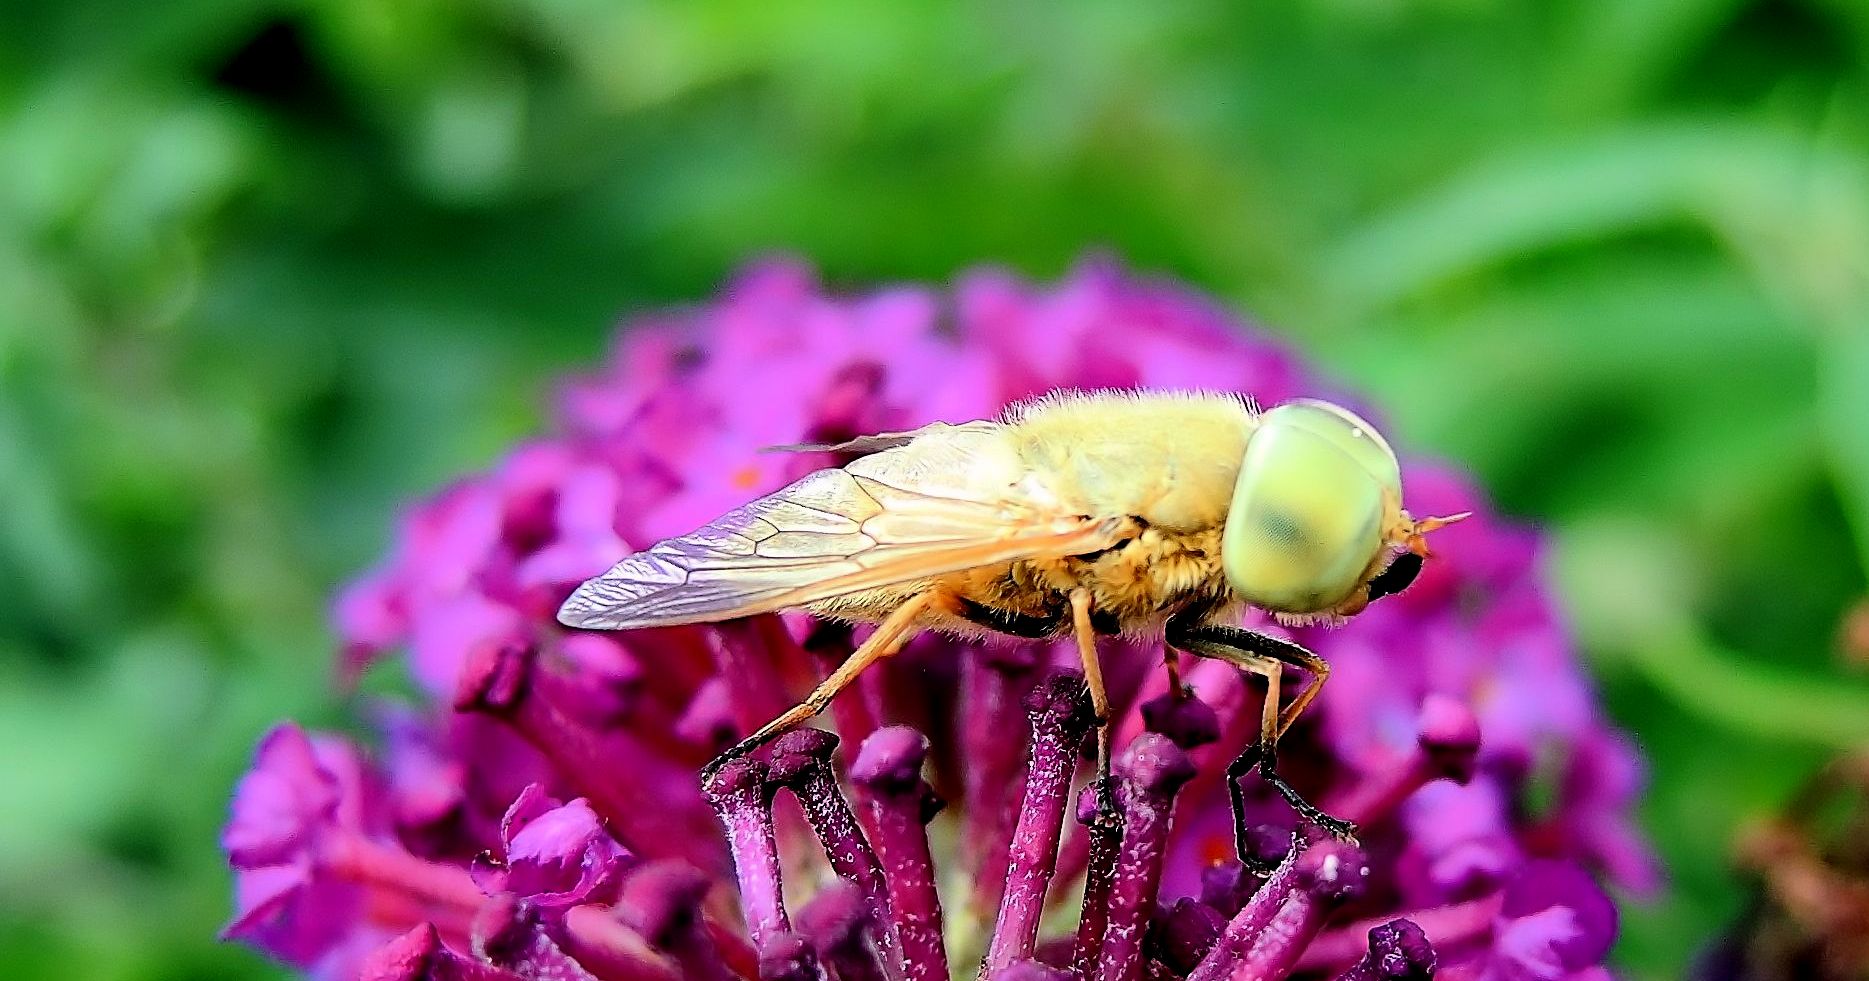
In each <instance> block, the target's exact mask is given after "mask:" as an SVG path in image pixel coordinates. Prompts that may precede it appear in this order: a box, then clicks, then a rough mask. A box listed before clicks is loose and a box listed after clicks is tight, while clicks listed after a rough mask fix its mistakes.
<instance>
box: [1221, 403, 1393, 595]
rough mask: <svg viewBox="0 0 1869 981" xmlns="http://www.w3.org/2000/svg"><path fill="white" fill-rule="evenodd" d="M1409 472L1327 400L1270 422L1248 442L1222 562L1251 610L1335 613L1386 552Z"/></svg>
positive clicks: (1281, 412) (1297, 406)
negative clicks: (1387, 531)
mask: <svg viewBox="0 0 1869 981" xmlns="http://www.w3.org/2000/svg"><path fill="white" fill-rule="evenodd" d="M1401 488H1402V478H1401V469H1400V467H1398V466H1397V464H1396V462H1395V454H1394V452H1393V451H1391V450H1390V449H1389V444H1388V443H1386V442H1384V441H1383V439H1382V437H1381V436H1380V435H1378V434H1377V433H1376V431H1375V430H1373V429H1371V428H1370V427H1369V424H1368V423H1366V422H1364V421H1363V420H1361V419H1359V418H1357V417H1356V416H1355V415H1354V414H1352V413H1351V412H1349V411H1348V410H1346V409H1343V408H1341V407H1339V406H1335V405H1331V404H1330V403H1328V402H1313V401H1301V402H1291V403H1287V404H1285V405H1281V406H1279V407H1278V408H1276V409H1273V410H1272V411H1270V412H1268V413H1266V414H1265V416H1264V417H1263V418H1262V419H1261V420H1260V426H1259V428H1258V430H1257V431H1255V432H1254V433H1253V435H1252V438H1251V439H1250V440H1249V441H1248V442H1247V444H1246V458H1245V459H1244V460H1243V461H1241V463H1240V475H1239V482H1238V483H1237V484H1236V485H1235V486H1234V489H1233V503H1232V505H1231V507H1230V508H1229V509H1228V511H1227V523H1226V530H1225V532H1224V534H1223V537H1222V553H1221V558H1222V562H1223V564H1224V565H1225V567H1226V574H1227V579H1228V581H1229V582H1231V583H1232V585H1233V589H1234V590H1235V591H1236V592H1238V593H1239V594H1240V596H1241V598H1243V599H1245V600H1246V601H1247V602H1249V603H1251V604H1253V605H1255V606H1259V607H1263V608H1265V609H1268V610H1278V611H1282V612H1286V613H1315V612H1318V611H1321V610H1328V609H1330V608H1332V607H1334V606H1336V605H1337V604H1338V603H1340V602H1342V601H1343V600H1344V599H1346V598H1347V597H1348V596H1349V595H1350V593H1351V592H1352V591H1353V590H1355V589H1356V587H1357V585H1358V584H1359V582H1360V581H1361V577H1362V574H1363V573H1364V572H1365V571H1366V570H1367V569H1368V568H1369V565H1370V563H1371V562H1372V560H1374V559H1375V557H1376V554H1377V552H1378V551H1380V550H1381V548H1382V524H1383V517H1384V509H1385V508H1386V507H1387V506H1389V505H1388V503H1386V502H1385V497H1387V498H1388V499H1389V500H1391V501H1400V499H1401Z"/></svg>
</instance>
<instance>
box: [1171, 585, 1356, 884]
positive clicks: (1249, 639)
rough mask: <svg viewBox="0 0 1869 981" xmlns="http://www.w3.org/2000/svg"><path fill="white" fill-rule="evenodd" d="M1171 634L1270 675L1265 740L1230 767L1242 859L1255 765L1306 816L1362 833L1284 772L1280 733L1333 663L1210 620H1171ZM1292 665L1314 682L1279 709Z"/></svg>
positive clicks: (1341, 833)
mask: <svg viewBox="0 0 1869 981" xmlns="http://www.w3.org/2000/svg"><path fill="white" fill-rule="evenodd" d="M1167 637H1168V643H1169V644H1170V645H1171V646H1173V647H1177V648H1180V649H1181V650H1185V651H1187V652H1189V653H1191V654H1196V655H1199V656H1201V657H1211V658H1214V659H1215V660H1219V661H1225V662H1227V663H1228V664H1232V665H1234V666H1235V667H1238V668H1240V669H1241V670H1244V671H1250V672H1252V673H1253V674H1256V675H1259V676H1260V677H1262V678H1264V679H1266V697H1265V702H1264V704H1263V705H1262V706H1261V707H1260V713H1259V739H1258V741H1257V742H1255V743H1253V744H1252V745H1251V746H1248V747H1247V748H1246V751H1245V752H1244V753H1241V754H1240V756H1239V758H1238V759H1236V760H1234V761H1233V765H1232V766H1230V767H1228V768H1227V789H1228V792H1229V795H1230V796H1231V797H1232V801H1233V821H1234V844H1235V846H1236V847H1237V848H1238V849H1239V853H1240V859H1241V861H1246V860H1247V847H1246V832H1247V828H1246V795H1245V791H1244V789H1243V788H1242V787H1241V786H1240V781H1241V780H1242V779H1243V778H1244V777H1245V776H1246V774H1248V773H1250V772H1251V771H1252V770H1253V769H1255V768H1257V769H1258V771H1259V775H1260V777H1261V778H1262V779H1263V780H1265V782H1266V783H1267V784H1268V785H1270V786H1271V787H1272V789H1273V790H1276V791H1278V793H1279V795H1280V796H1282V797H1284V798H1285V800H1286V801H1287V802H1288V803H1290V804H1291V806H1292V809H1293V810H1295V811H1297V812H1298V813H1299V815H1300V816H1302V817H1303V818H1304V819H1305V820H1307V821H1310V822H1312V823H1314V824H1317V825H1318V826H1320V827H1322V828H1324V829H1325V830H1327V831H1329V832H1330V833H1332V834H1334V835H1337V836H1338V837H1341V838H1351V837H1353V836H1354V835H1355V833H1356V827H1355V826H1354V825H1352V824H1350V823H1349V822H1347V821H1341V820H1338V819H1337V818H1334V817H1331V816H1330V815H1328V814H1325V813H1324V812H1323V811H1322V810H1319V809H1318V808H1317V807H1316V806H1315V805H1313V804H1312V803H1311V802H1310V801H1307V800H1305V799H1304V797H1303V796H1302V795H1300V794H1299V793H1298V791H1297V790H1296V789H1294V788H1293V787H1292V786H1291V784H1289V783H1287V782H1285V779H1284V778H1283V777H1280V776H1279V775H1278V740H1279V737H1280V736H1282V735H1284V734H1285V730H1287V729H1289V728H1291V724H1292V723H1293V722H1296V721H1297V719H1298V716H1299V715H1301V714H1303V712H1304V710H1305V708H1306V707H1308V706H1309V705H1310V704H1311V701H1312V700H1313V699H1315V698H1316V697H1317V693H1318V692H1319V691H1320V690H1322V688H1323V687H1324V681H1325V679H1327V678H1328V677H1329V676H1330V666H1329V665H1328V664H1326V663H1324V660H1323V659H1322V658H1320V657H1318V656H1317V655H1315V654H1313V653H1311V652H1310V651H1308V650H1306V649H1304V648H1303V647H1301V646H1299V645H1297V644H1294V643H1291V642H1290V641H1285V640H1280V639H1278V638H1277V637H1271V636H1267V635H1266V634H1262V633H1258V632H1256V631H1251V630H1245V629H1242V628H1239V627H1227V626H1222V625H1219V624H1204V623H1198V622H1194V621H1192V620H1190V619H1187V618H1180V617H1177V618H1174V619H1171V620H1169V621H1168V634H1167ZM1287 664H1290V665H1293V666H1295V667H1301V668H1304V669H1305V670H1307V671H1309V672H1311V674H1312V682H1311V684H1310V685H1308V686H1306V687H1305V689H1304V690H1303V691H1301V692H1299V693H1298V697H1296V698H1294V699H1293V700H1292V703H1291V705H1290V706H1289V707H1288V708H1286V709H1285V711H1284V712H1282V713H1281V712H1280V711H1279V708H1278V702H1279V689H1280V682H1281V680H1282V677H1283V674H1284V666H1285V665H1287ZM1249 864H1250V863H1249Z"/></svg>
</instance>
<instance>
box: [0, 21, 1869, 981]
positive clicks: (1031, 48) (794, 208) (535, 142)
mask: <svg viewBox="0 0 1869 981" xmlns="http://www.w3.org/2000/svg"><path fill="white" fill-rule="evenodd" d="M1866 66H1869V6H1864V5H1862V4H1860V3H1856V2H1852V0H1557V2H1549V3H1534V2H1530V0H1278V2H1263V3H1253V4H1225V3H1219V2H1212V0H1208V2H1201V0H1181V2H1168V3H1149V4H1125V3H1114V2H1092V3H1080V4H1046V3H1026V4H993V3H980V4H946V3H932V2H913V0H911V2H903V3H896V4H884V5H843V4H834V3H827V2H816V3H813V2H781V3H770V2H767V3H754V2H720V3H694V2H680V3H676V2H668V3H626V4H607V3H595V2H590V0H448V2H440V0H403V2H396V3H383V2H378V0H305V2H302V3H294V4H277V3H255V2H247V3H236V2H230V0H175V2H170V3H161V4H143V5H125V4H120V3H106V2H99V0H69V2H64V3H46V2H38V3H34V2H25V3H13V4H8V5H6V6H5V7H4V8H0V501H4V506H3V507H0V581H4V582H5V583H7V584H8V588H6V589H5V590H4V591H0V743H3V744H4V745H6V746H8V747H9V750H8V752H6V753H3V754H0V788H4V789H3V790H0V965H5V969H4V970H0V973H4V974H6V975H7V976H9V977H20V976H35V975H36V976H45V977H88V978H124V979H128V978H168V977H214V976H221V977H237V976H238V977H247V976H269V975H272V974H274V973H275V969H273V968H270V967H268V966H267V965H265V964H263V963H262V962H261V961H260V959H259V958H257V957H256V956H254V955H251V954H249V953H247V952H245V951H243V950H238V949H230V948H224V947H220V946H217V945H215V943H214V942H213V939H212V937H213V933H214V931H215V929H216V928H217V926H218V923H219V921H220V919H221V917H222V916H223V914H224V912H225V909H226V906H227V898H226V884H227V883H226V876H225V874H224V873H223V872H222V871H221V867H220V861H219V856H218V853H217V852H216V850H215V847H214V834H215V830H216V828H217V826H218V823H219V821H220V819H221V814H222V810H223V807H224V804H225V799H226V792H227V789H228V787H229V785H230V783H231V781H232V780H233V778H234V776H235V775H236V774H237V773H238V772H239V769H240V768H241V766H242V764H243V762H244V760H245V758H246V754H247V752H248V749H249V746H250V744H251V741H252V740H253V738H254V737H255V735H256V734H257V733H259V732H260V731H261V730H262V728H263V727H264V726H265V725H266V724H267V723H268V722H270V721H271V720H272V719H274V718H276V717H279V716H284V715H292V716H296V717H299V718H303V719H307V720H308V721H311V722H313V723H318V722H333V721H335V720H337V719H339V718H341V717H342V714H341V711H340V706H338V705H336V704H335V698H336V696H334V695H332V694H328V693H327V692H328V686H326V685H325V684H324V681H325V677H326V674H327V672H328V670H329V667H328V657H327V655H326V651H327V648H328V639H327V637H326V634H325V633H324V628H323V625H322V603H323V597H324V596H325V595H326V593H327V592H328V590H329V588H330V586H331V584H332V583H333V582H335V581H336V580H338V579H340V578H341V577H343V576H344V575H346V574H348V573H349V572H351V571H353V570H355V569H357V568H359V567H360V566H361V565H363V564H365V563H367V562H368V561H370V560H371V559H372V557H373V556H375V555H376V554H378V553H379V552H380V550H381V548H382V546H383V543H384V541H385V539H386V535H387V533H388V530H389V527H390V523H391V520H392V514H393V509H394V505H395V502H396V501H397V500H399V499H400V498H402V497H404V496H406V495H408V494H410V493H413V492H416V491H419V490H421V489H424V488H428V487H432V486H434V485H435V484H437V483H438V482H440V481H442V480H444V479H445V478H446V477H447V476H448V475H449V474H451V473H455V472H458V471H460V470H462V469H465V468H468V467H473V466H476V465H478V464H481V463H484V462H485V461H487V460H488V459H489V458H490V456H491V455H492V454H493V453H494V452H495V451H496V449H497V448H498V447H500V446H501V445H503V444H504V443H506V442H507V441H509V440H510V439H512V438H513V437H514V436H515V435H516V434H519V433H522V432H524V431H526V430H527V429H528V428H529V427H531V426H533V425H534V424H535V423H536V421H537V419H538V415H539V413H538V407H539V405H540V404H541V400H542V398H543V394H544V393H543V391H542V388H543V385H544V383H545V381H546V380H547V379H548V378H549V377H550V376H551V375H552V374H553V373H554V372H557V371H561V370H563V369H564V368H565V367H566V366H571V365H578V364H583V363H587V362H589V361H590V360H591V359H592V358H594V357H596V356H597V355H598V353H599V351H600V350H601V348H602V345H603V344H604V338H605V334H606V331H607V329H608V327H609V325H610V323H611V322H612V321H613V318H614V317H616V316H617V315H618V314H620V313H622V312H624V311H628V310H630V309H634V308H639V307H641V306H644V305H647V304H651V303H660V302H666V301H678V300H683V299H688V298H693V297H696V296H699V295H702V294H704V293H706V292H708V291H710V290H711V289H713V288H714V287H715V286H716V285H717V284H718V283H719V282H720V281H721V279H722V278H723V276H724V275H725V274H726V273H727V272H728V271H729V270H730V269H731V268H732V267H733V266H734V265H736V264H737V263H739V262H741V261H742V260H744V259H745V258H747V257H748V256H751V255H754V254H757V253H760V252H762V251H767V250H775V249H782V250H789V251H795V252H798V253H801V254H803V255H805V256H808V257H810V258H812V259H813V260H815V261H816V262H818V263H820V264H821V265H822V267H823V269H824V270H825V271H826V274H827V276H828V277H830V278H831V279H832V280H833V281H837V282H853V283H854V282H869V281H874V280H886V279H897V278H911V277H912V278H920V279H936V280H939V279H944V278H946V277H948V276H949V275H951V274H952V273H953V272H954V271H955V270H956V269H958V268H960V267H962V266H964V265H968V264H971V263H974V262H976V261H979V260H997V261H1003V262H1005V263H1007V264H1010V265H1012V266H1013V267H1015V268H1018V269H1021V270H1024V271H1026V272H1029V273H1032V274H1036V275H1051V274H1055V273H1056V272H1058V271H1059V270H1060V269H1061V268H1063V267H1064V266H1065V265H1066V264H1067V263H1068V262H1069V261H1071V259H1072V257H1074V256H1076V255H1077V254H1079V253H1080V251H1081V250H1083V249H1084V248H1085V247H1086V246H1097V245H1102V246H1108V247H1110V248H1112V249H1114V250H1115V251H1117V252H1118V253H1120V254H1122V255H1124V256H1125V257H1127V258H1129V259H1130V260H1132V261H1134V262H1135V263H1137V264H1138V265H1141V266H1144V267H1147V268H1154V269H1160V270H1165V271H1168V272H1171V273H1174V274H1176V275H1180V276H1184V277H1186V278H1188V279H1190V280H1192V281H1194V282H1196V283H1198V284H1201V285H1203V286H1204V287H1206V288H1209V289H1212V290H1214V291H1216V292H1217V293H1220V294H1221V295H1224V296H1226V297H1228V298H1229V299H1231V300H1233V301H1235V302H1237V304H1238V305H1239V306H1240V307H1241V308H1243V309H1248V310H1252V311H1255V312H1256V313H1257V314H1258V315H1259V316H1261V317H1263V318H1264V319H1265V320H1266V321H1267V322H1269V323H1274V324H1277V325H1279V326H1280V328H1281V329H1283V330H1285V331H1287V332H1289V333H1290V334H1291V335H1293V336H1294V337H1295V338H1297V339H1298V340H1299V341H1300V343H1302V344H1303V345H1304V346H1305V347H1306V348H1307V349H1308V350H1309V351H1311V352H1312V353H1313V354H1314V355H1315V356H1316V357H1317V358H1319V359H1320V360H1321V361H1323V362H1324V363H1325V364H1327V365H1328V366H1330V367H1331V368H1332V369H1333V370H1335V371H1336V372H1338V373H1339V374H1340V375H1342V376H1343V377H1344V378H1345V379H1346V380H1349V381H1353V382H1355V383H1357V384H1360V385H1363V386H1365V387H1367V388H1368V389H1370V390H1372V391H1373V392H1375V393H1377V394H1378V396H1379V397H1380V399H1381V401H1382V402H1383V403H1384V404H1385V405H1387V406H1389V407H1391V409H1392V411H1393V415H1394V417H1395V420H1396V423H1397V428H1399V430H1400V436H1401V437H1402V439H1403V441H1404V442H1406V443H1408V444H1411V445H1414V446H1416V447H1426V448H1429V449H1431V450H1432V451H1434V452H1437V453H1440V454H1443V455H1447V456H1450V457H1454V458H1457V459H1460V460H1462V461H1464V462H1466V463H1468V464H1469V465H1471V466H1472V467H1474V468H1476V469H1477V470H1478V471H1479V472H1480V473H1481V474H1482V475H1483V477H1484V479H1485V480H1486V481H1487V483H1488V485H1489V486H1490V487H1492V488H1493V489H1494V491H1495V492H1496V493H1497V494H1498V495H1500V497H1501V499H1502V500H1503V501H1504V503H1505V504H1506V506H1507V507H1508V508H1509V509H1510V510H1512V511H1514V512H1517V513H1520V514H1522V515H1525V516H1527V517H1528V518H1532V519H1534V520H1537V521H1539V522H1541V523H1543V524H1545V525H1547V526H1548V527H1550V528H1551V529H1552V530H1553V531H1554V532H1555V534H1556V535H1557V537H1558V542H1559V547H1558V558H1559V559H1560V561H1559V562H1558V568H1559V570H1560V571H1561V573H1562V574H1563V581H1564V582H1566V583H1567V584H1568V586H1569V588H1570V592H1569V596H1570V601H1571V604H1572V607H1573V609H1574V611H1575V615H1576V618H1577V622H1578V624H1579V629H1580V633H1581V635H1582V636H1583V638H1584V639H1585V640H1586V641H1587V644H1588V647H1589V650H1590V652H1591V653H1592V656H1593V658H1594V660H1595V662H1596V664H1597V667H1598V671H1599V675H1600V677H1601V678H1602V684H1603V686H1604V688H1605V692H1606V696H1607V698H1608V701H1609V704H1610V706H1611V708H1612V709H1613V711H1614V712H1615V714H1616V715H1617V716H1618V718H1619V719H1620V721H1621V722H1622V723H1623V724H1624V725H1625V726H1627V727H1629V728H1630V729H1632V730H1633V731H1634V732H1635V733H1636V734H1637V736H1638V738H1639V739H1640V740H1641V742H1642V743H1643V745H1644V747H1645V749H1646V750H1647V751H1648V752H1649V754H1650V757H1651V759H1652V763H1653V779H1654V792H1653V794H1652V796H1651V799H1650V801H1649V804H1648V808H1647V816H1648V818H1649V819H1650V827H1651V829H1652V831H1653V833H1654V835H1655V837H1656V839H1657V841H1658V842H1659V843H1660V846H1661V848H1662V849H1663V851H1664V853H1665V855H1666V858H1667V859H1668V861H1669V862H1670V864H1671V867H1672V870H1673V873H1674V876H1675V883H1674V888H1673V889H1672V891H1671V892H1670V893H1669V894H1668V895H1667V896H1666V897H1664V898H1663V899H1661V900H1659V901H1657V902H1655V903H1654V904H1652V905H1650V906H1648V907H1646V908H1644V909H1642V910H1641V911H1638V912H1637V913H1635V914H1634V915H1633V916H1632V917H1631V920H1632V922H1631V923H1630V928H1629V932H1628V937H1627V939H1626V941H1625V943H1624V946H1623V949H1622V951H1621V957H1622V959H1623V962H1624V963H1625V964H1626V965H1628V966H1629V967H1630V968H1632V969H1633V970H1635V971H1636V972H1637V973H1638V974H1640V975H1642V976H1652V977H1672V976H1675V975H1676V973H1677V972H1678V970H1679V965H1680V964H1681V963H1682V962H1683V960H1684V959H1685V958H1686V957H1687V956H1688V955H1689V952H1690V951H1691V950H1692V949H1694V948H1695V947H1696V946H1697V945H1699V944H1700V943H1702V942H1703V941H1704V940H1705V938H1706V937H1707V936H1708V935H1709V934H1710V933H1711V932H1712V931H1714V930H1715V929H1717V928H1718V926H1719V925H1720V924H1721V923H1722V922H1723V921H1724V919H1725V918H1726V917H1727V916H1728V915H1730V914H1731V913H1732V912H1733V911H1734V910H1735V909H1737V907H1738V906H1739V904H1740V901H1741V895H1742V894H1741V891H1740V886H1739V884H1738V882H1737V880H1736V879H1735V878H1734V877H1733V876H1732V875H1731V874H1730V873H1729V872H1728V871H1727V847H1728V841H1729V838H1730V835H1731V833H1732V832H1733V830H1734V828H1735V827H1736V826H1737V825H1738V823H1739V822H1741V821H1742V820H1743V819H1745V818H1747V817H1749V816H1756V815H1759V814H1762V813H1766V812H1769V811H1770V810H1772V809H1773V808H1775V807H1776V806H1777V805H1778V804H1779V803H1780V802H1782V801H1783V800H1784V799H1785V796H1786V794H1787V793H1788V791H1789V789H1790V788H1791V787H1792V786H1794V785H1795V784H1796V783H1797V781H1798V780H1799V779H1801V777H1802V776H1803V775H1804V774H1806V773H1808V772H1809V771H1810V770H1812V769H1813V768H1814V767H1815V766H1816V765H1817V764H1818V763H1819V762H1820V761H1821V760H1823V759H1824V758H1826V757H1827V756H1828V755H1829V754H1830V753H1833V752H1835V751H1836V750H1838V749H1840V748H1841V747H1844V746H1848V745H1858V746H1860V745H1863V744H1864V743H1869V681H1865V680H1864V679H1863V678H1860V677H1847V671H1846V669H1844V668H1843V667H1842V666H1841V663H1840V662H1839V661H1838V660H1837V659H1836V658H1835V655H1834V652H1833V647H1834V635H1835V630H1836V624H1837V621H1838V618H1839V616H1840V615H1841V613H1842V611H1843V610H1845V609H1846V608H1847V607H1848V606H1849V605H1850V604H1851V603H1853V602H1855V601H1857V600H1858V599H1860V598H1861V597H1862V595H1863V594H1864V570H1865V568H1866V567H1869V178H1866V176H1865V175H1866V174H1869V110H1865V108H1864V107H1865V106H1866V105H1869V100H1865V98H1864V95H1865V84H1866V83H1869V77H1866V74H1865V67H1866Z"/></svg>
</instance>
